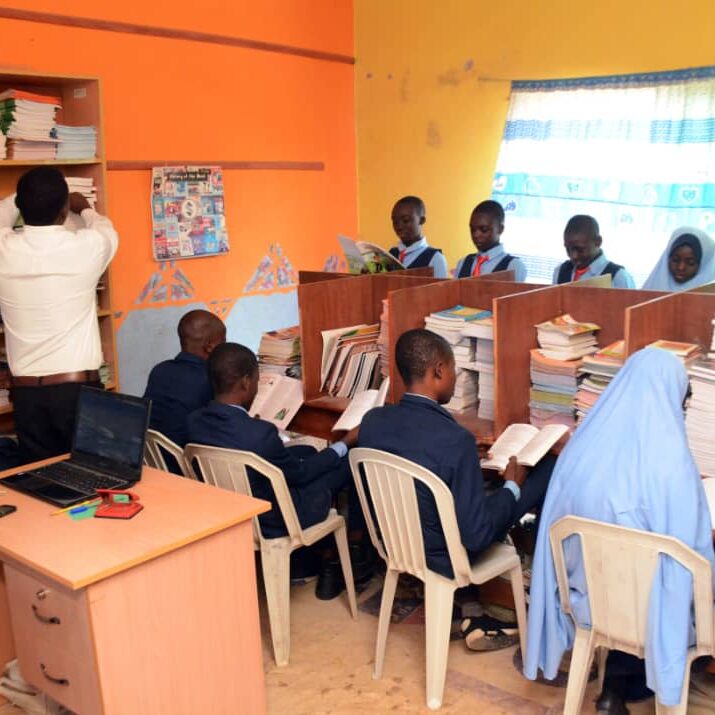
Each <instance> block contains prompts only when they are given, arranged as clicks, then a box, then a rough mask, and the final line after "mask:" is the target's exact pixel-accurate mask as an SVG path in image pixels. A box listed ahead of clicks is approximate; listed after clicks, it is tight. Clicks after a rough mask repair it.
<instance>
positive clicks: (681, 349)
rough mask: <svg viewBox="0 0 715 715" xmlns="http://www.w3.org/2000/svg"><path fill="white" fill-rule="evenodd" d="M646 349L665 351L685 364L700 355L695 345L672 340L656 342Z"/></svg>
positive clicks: (699, 349)
mask: <svg viewBox="0 0 715 715" xmlns="http://www.w3.org/2000/svg"><path fill="white" fill-rule="evenodd" d="M646 347H649V348H659V349H660V350H667V351H668V352H669V353H670V354H671V355H675V357H677V358H678V359H679V360H681V361H682V362H683V363H685V364H688V363H689V362H691V361H692V360H695V358H698V357H700V355H701V353H702V350H701V348H700V346H699V345H696V344H695V343H678V342H675V341H674V340H656V341H655V342H654V343H650V345H647V346H646Z"/></svg>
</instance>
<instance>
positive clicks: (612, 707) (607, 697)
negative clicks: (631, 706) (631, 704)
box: [596, 687, 629, 715]
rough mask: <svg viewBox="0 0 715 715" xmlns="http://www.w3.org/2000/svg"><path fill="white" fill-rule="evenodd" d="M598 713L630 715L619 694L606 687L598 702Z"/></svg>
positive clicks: (600, 714) (601, 714) (599, 714)
mask: <svg viewBox="0 0 715 715" xmlns="http://www.w3.org/2000/svg"><path fill="white" fill-rule="evenodd" d="M596 712H597V713H598V715H628V713H629V710H628V708H627V707H626V703H625V701H624V700H623V698H622V697H621V696H620V695H619V694H618V693H616V692H615V691H613V690H609V689H608V688H606V687H604V688H603V692H602V693H601V694H600V695H599V696H598V700H596Z"/></svg>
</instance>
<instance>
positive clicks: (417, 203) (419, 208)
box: [394, 196, 427, 216]
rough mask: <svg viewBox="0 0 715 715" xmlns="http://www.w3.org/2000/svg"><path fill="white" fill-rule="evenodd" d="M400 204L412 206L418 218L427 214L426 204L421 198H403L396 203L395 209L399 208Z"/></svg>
mask: <svg viewBox="0 0 715 715" xmlns="http://www.w3.org/2000/svg"><path fill="white" fill-rule="evenodd" d="M400 204H407V205H408V206H411V207H412V208H413V209H414V210H415V211H416V212H417V215H418V216H424V215H425V214H426V213H427V209H426V208H425V202H424V201H422V199H421V198H420V197H419V196H403V197H402V198H401V199H399V200H398V201H395V206H394V208H397V207H398V206H399V205H400Z"/></svg>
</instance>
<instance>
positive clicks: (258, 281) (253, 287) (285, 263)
mask: <svg viewBox="0 0 715 715" xmlns="http://www.w3.org/2000/svg"><path fill="white" fill-rule="evenodd" d="M297 282H298V274H297V273H296V271H295V269H294V268H293V265H292V264H291V262H290V261H289V260H288V257H287V256H286V255H285V254H284V253H283V249H282V248H281V247H280V245H279V244H277V243H272V244H271V245H270V246H269V247H268V253H267V254H266V255H265V256H264V257H263V258H262V259H261V262H260V263H259V264H258V267H257V268H256V270H255V271H254V272H253V275H252V276H251V278H250V280H249V281H248V283H246V287H245V288H244V289H243V292H244V293H254V292H256V291H271V290H275V289H277V288H287V287H289V286H293V285H295V284H296V283H297Z"/></svg>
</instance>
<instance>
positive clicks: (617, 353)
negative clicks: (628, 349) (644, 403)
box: [574, 340, 625, 423]
mask: <svg viewBox="0 0 715 715" xmlns="http://www.w3.org/2000/svg"><path fill="white" fill-rule="evenodd" d="M624 361H625V344H624V341H623V340H616V342H614V343H611V344H610V345H607V346H606V347H605V348H602V349H601V350H599V351H598V352H596V353H593V355H586V357H584V358H583V361H582V363H581V367H580V368H579V374H580V375H581V376H582V377H583V379H582V380H581V382H580V383H579V388H578V392H577V393H576V397H575V398H574V407H575V408H576V420H577V423H580V422H581V421H582V420H583V418H584V417H585V416H586V415H587V414H588V412H589V410H590V409H591V408H592V407H593V406H594V405H595V404H596V400H598V398H599V397H600V396H601V393H602V392H603V391H604V390H605V389H606V388H607V387H608V385H609V383H610V382H611V380H612V379H613V378H614V376H615V375H616V373H617V372H618V371H619V370H620V369H621V368H622V367H623V363H624Z"/></svg>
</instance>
